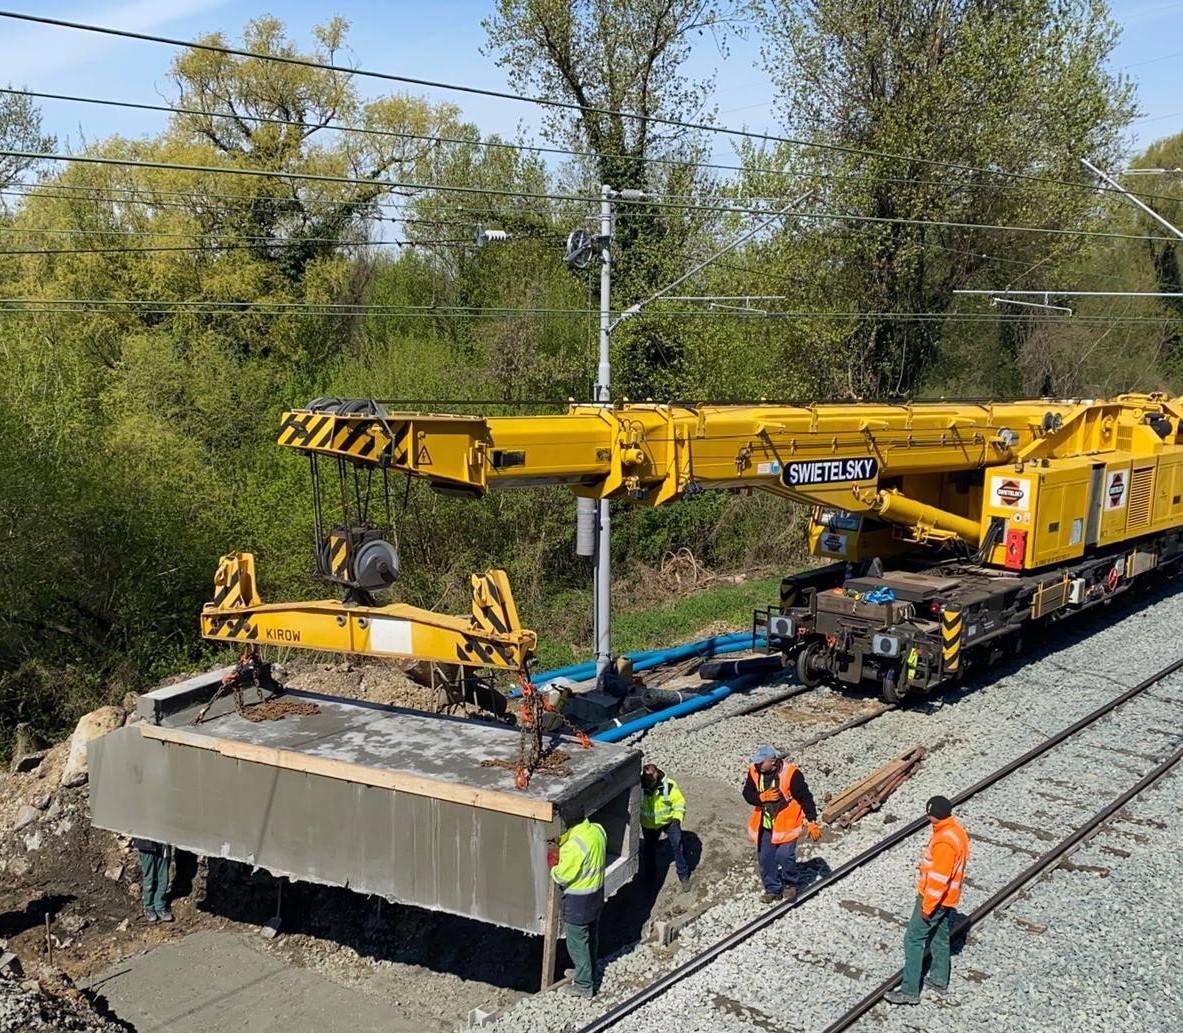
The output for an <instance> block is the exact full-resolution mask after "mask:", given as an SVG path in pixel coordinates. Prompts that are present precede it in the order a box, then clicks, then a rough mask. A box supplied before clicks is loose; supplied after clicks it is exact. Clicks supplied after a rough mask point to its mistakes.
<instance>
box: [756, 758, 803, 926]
mask: <svg viewBox="0 0 1183 1033" xmlns="http://www.w3.org/2000/svg"><path fill="white" fill-rule="evenodd" d="M743 798H744V799H745V800H746V801H747V802H748V803H749V804H751V805H752V815H751V817H750V818H749V819H748V839H750V840H751V841H752V842H753V843H755V844H756V859H757V861H758V862H759V865H760V879H761V881H762V882H763V883H764V896H762V897H761V898H760V899H761V900H762V901H763V902H764V903H765V904H772V903H774V902H776V901H778V900H782V899H783V898H784V895H785V891H786V889H787V891H788V895H789V900H793V899H794V898H795V897H796V896H797V840H798V839H799V838H800V837H801V834H802V833H803V832H808V833H809V837H810V839H821V835H822V830H821V826H819V825H818V823H817V805H816V804H815V803H814V802H813V794H812V793H810V791H809V786H807V785H806V784H805V776H804V775H802V774H801V771H800V769H799V768H798V767H797V765H796V764H790V763H789V762H788V761H787V760H785V759H784V758H783V757H781V756H780V755H778V754H777V752H776V750H774V749H773V748H772V747H771V746H760V747H759V748H757V750H756V752H755V753H754V754H753V755H752V763H751V766H750V767H749V768H748V777H747V781H745V782H744V787H743Z"/></svg>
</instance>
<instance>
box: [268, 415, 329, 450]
mask: <svg viewBox="0 0 1183 1033" xmlns="http://www.w3.org/2000/svg"><path fill="white" fill-rule="evenodd" d="M332 433H333V416H332V414H331V413H316V412H290V413H287V414H286V415H285V416H284V419H283V422H282V423H281V424H280V425H279V443H280V444H281V445H288V446H290V447H292V448H324V447H325V445H327V444H328V441H329V438H330V437H331V435H332Z"/></svg>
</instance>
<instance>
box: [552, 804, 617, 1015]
mask: <svg viewBox="0 0 1183 1033" xmlns="http://www.w3.org/2000/svg"><path fill="white" fill-rule="evenodd" d="M607 860H608V836H607V833H605V831H604V827H603V826H602V825H598V824H596V823H595V822H593V821H589V820H588V819H587V818H586V817H585V818H584V819H583V820H582V821H581V822H580V823H579V824H578V825H573V826H572V827H571V828H569V829H567V831H566V832H564V833H563V835H562V836H561V837H560V839H559V842H558V849H557V850H552V851H550V854H549V856H548V861H549V862H550V877H551V878H552V879H553V880H554V881H555V883H556V885H558V886H560V887H562V890H563V907H562V917H563V934H564V935H565V936H566V937H567V953H568V954H570V955H571V962H572V964H574V966H575V977H574V979H573V980H572V982H571V986H570V988H569V990H570V992H571V993H573V994H574V995H575V996H576V997H594V996H595V992H596V986H595V981H596V958H597V957H598V955H599V945H600V944H599V939H600V938H599V929H598V924H599V920H600V912H601V911H603V910H604V869H605V867H606V865H607Z"/></svg>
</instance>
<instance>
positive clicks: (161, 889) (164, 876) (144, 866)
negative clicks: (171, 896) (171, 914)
mask: <svg viewBox="0 0 1183 1033" xmlns="http://www.w3.org/2000/svg"><path fill="white" fill-rule="evenodd" d="M172 855H173V852H172V847H169V846H161V847H160V853H158V854H150V853H148V851H147V850H141V851H140V897H141V899H142V900H143V902H144V910H145V911H163V910H165V908H167V907H168V864H169V862H170V861H171V860H172Z"/></svg>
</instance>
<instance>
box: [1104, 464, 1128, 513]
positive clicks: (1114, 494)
mask: <svg viewBox="0 0 1183 1033" xmlns="http://www.w3.org/2000/svg"><path fill="white" fill-rule="evenodd" d="M1125 475H1126V471H1125V470H1116V471H1114V472H1113V473H1111V474H1109V475H1108V476H1107V477H1106V479H1105V500H1106V501H1105V508H1106V509H1121V508H1122V506H1124V505H1125V487H1126V480H1125Z"/></svg>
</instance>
